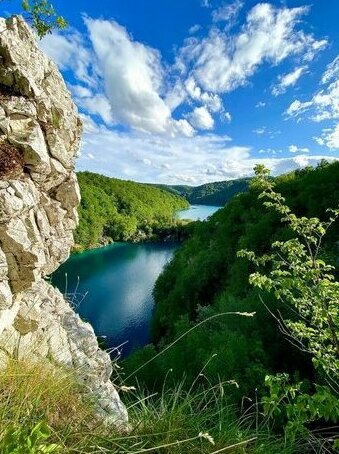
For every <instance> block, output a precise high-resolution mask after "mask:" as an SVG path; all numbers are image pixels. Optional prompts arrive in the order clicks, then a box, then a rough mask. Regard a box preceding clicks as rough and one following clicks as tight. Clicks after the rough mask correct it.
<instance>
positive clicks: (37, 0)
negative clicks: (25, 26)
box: [19, 0, 67, 38]
mask: <svg viewBox="0 0 339 454" xmlns="http://www.w3.org/2000/svg"><path fill="white" fill-rule="evenodd" d="M20 5H21V8H22V11H20V12H19V14H22V15H23V16H24V19H25V20H26V21H27V22H28V23H29V24H31V26H32V28H33V29H34V30H35V32H36V33H37V35H38V37H39V38H43V37H44V36H45V35H47V34H48V33H52V31H53V30H54V29H59V30H63V29H64V28H66V27H67V22H66V20H65V19H64V18H63V17H62V16H60V15H59V14H58V13H57V12H56V10H55V9H54V7H53V5H52V4H51V3H49V2H48V1H47V0H21V2H20Z"/></svg>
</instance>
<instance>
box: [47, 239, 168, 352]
mask: <svg viewBox="0 0 339 454" xmlns="http://www.w3.org/2000/svg"><path fill="white" fill-rule="evenodd" d="M175 248H176V246H175V245H173V244H155V243H143V244H131V243H115V244H113V245H110V246H106V247H103V248H98V249H94V250H91V251H87V252H83V253H82V254H77V255H72V256H71V257H70V258H69V259H68V260H67V262H66V263H64V264H63V265H62V266H61V267H60V268H59V269H58V270H57V271H56V272H55V273H54V274H53V276H52V282H53V284H55V285H56V286H57V287H58V288H59V289H60V291H61V292H62V293H67V294H68V297H69V298H70V299H71V300H73V301H74V305H75V306H76V310H77V312H78V313H79V314H80V315H81V317H82V318H83V319H84V320H87V321H89V322H90V323H91V324H92V326H93V327H94V330H95V332H96V334H97V336H106V338H105V343H106V345H107V346H108V347H114V346H118V345H120V344H122V343H124V342H128V343H127V344H126V345H125V346H124V347H123V355H124V356H125V355H126V354H128V353H129V352H130V351H131V349H132V348H133V347H136V346H138V345H140V346H142V345H145V344H147V342H148V341H149V324H150V319H151V315H152V309H153V303H154V302H153V297H152V290H153V286H154V283H155V281H156V279H157V277H158V275H159V274H160V272H161V270H162V269H163V267H164V266H165V264H166V263H167V262H168V261H169V260H170V258H171V257H172V254H173V252H174V250H175ZM65 273H67V284H66V279H65ZM74 292H76V295H74ZM86 293H87V294H86ZM85 294H86V296H85Z"/></svg>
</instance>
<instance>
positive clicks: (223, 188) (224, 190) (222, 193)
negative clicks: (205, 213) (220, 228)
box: [157, 178, 250, 206]
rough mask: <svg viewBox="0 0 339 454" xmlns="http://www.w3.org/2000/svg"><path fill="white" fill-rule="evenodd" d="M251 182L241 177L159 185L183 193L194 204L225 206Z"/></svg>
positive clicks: (175, 192)
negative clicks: (187, 184) (201, 182)
mask: <svg viewBox="0 0 339 454" xmlns="http://www.w3.org/2000/svg"><path fill="white" fill-rule="evenodd" d="M249 182H250V179H249V178H239V179H237V180H230V181H216V182H215V183H206V184H202V185H201V186H185V185H182V186H180V185H173V186H169V185H157V186H158V187H160V188H163V189H166V190H167V191H170V192H172V193H174V194H178V195H181V196H182V197H184V198H185V199H187V200H188V201H189V202H190V203H192V204H198V205H199V204H200V205H215V206H223V205H225V204H226V203H228V202H229V201H230V200H231V198H232V197H234V196H235V195H237V194H239V193H240V192H245V191H247V190H248V186H249Z"/></svg>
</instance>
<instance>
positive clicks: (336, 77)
mask: <svg viewBox="0 0 339 454" xmlns="http://www.w3.org/2000/svg"><path fill="white" fill-rule="evenodd" d="M321 86H322V88H321V89H320V90H318V91H317V92H316V93H314V94H313V96H312V98H311V99H310V100H309V101H304V102H301V101H299V100H298V99H297V100H295V101H293V102H292V104H290V106H289V107H288V109H287V110H286V112H285V114H286V115H287V116H289V117H295V118H301V117H302V115H304V114H305V113H306V112H309V118H310V119H311V120H313V121H315V122H321V121H323V120H334V119H338V118H339V59H338V58H336V59H334V60H333V62H332V63H330V64H329V65H328V66H327V68H326V71H325V72H324V74H323V75H322V78H321Z"/></svg>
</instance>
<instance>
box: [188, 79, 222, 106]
mask: <svg viewBox="0 0 339 454" xmlns="http://www.w3.org/2000/svg"><path fill="white" fill-rule="evenodd" d="M185 89H186V92H187V94H188V95H189V96H190V97H191V98H192V99H193V100H195V101H199V102H201V103H202V104H203V105H204V106H205V107H207V108H209V109H210V110H211V111H212V112H214V113H215V112H220V111H222V110H223V105H222V100H221V98H220V96H219V95H216V94H214V93H208V92H203V91H202V90H201V88H200V87H198V85H197V83H196V81H195V79H194V77H189V78H188V79H187V80H186V81H185Z"/></svg>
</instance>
